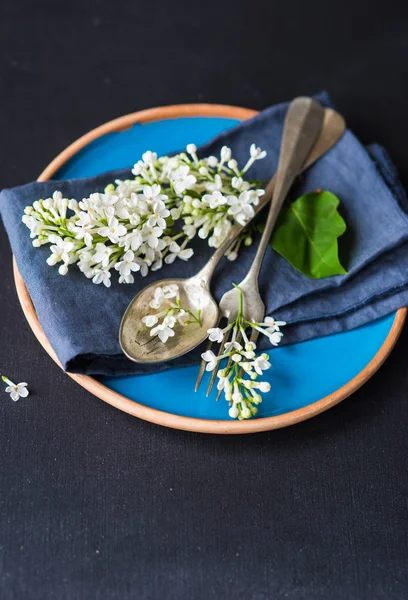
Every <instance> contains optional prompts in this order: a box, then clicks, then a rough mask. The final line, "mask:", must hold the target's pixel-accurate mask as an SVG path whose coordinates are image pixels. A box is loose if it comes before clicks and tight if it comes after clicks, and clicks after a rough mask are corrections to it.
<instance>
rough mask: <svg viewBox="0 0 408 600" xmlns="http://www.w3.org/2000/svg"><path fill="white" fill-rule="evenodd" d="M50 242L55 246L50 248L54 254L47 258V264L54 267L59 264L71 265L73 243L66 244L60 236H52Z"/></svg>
mask: <svg viewBox="0 0 408 600" xmlns="http://www.w3.org/2000/svg"><path fill="white" fill-rule="evenodd" d="M49 240H50V242H51V243H52V244H53V245H52V246H51V248H50V250H51V252H52V254H51V256H49V257H48V258H47V263H48V264H49V265H50V266H52V265H55V264H57V263H58V262H61V261H62V262H64V263H69V261H70V260H71V256H70V252H72V250H73V249H74V247H75V246H74V244H73V242H65V241H64V240H63V239H62V238H60V237H59V236H58V235H50V237H49Z"/></svg>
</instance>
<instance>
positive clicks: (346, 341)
mask: <svg viewBox="0 0 408 600" xmlns="http://www.w3.org/2000/svg"><path fill="white" fill-rule="evenodd" d="M238 122H239V121H237V120H236V119H232V118H220V117H185V118H176V119H165V120H160V121H156V122H149V123H146V124H143V125H142V124H139V123H136V124H134V125H133V126H132V127H131V128H130V129H127V130H125V131H120V132H115V133H108V134H106V135H103V136H102V137H99V138H98V139H96V140H94V141H92V142H91V143H90V144H88V145H87V146H85V147H84V148H82V149H81V150H80V151H79V152H77V153H76V154H75V155H74V156H72V158H70V160H69V161H68V162H66V163H65V164H64V165H63V166H62V168H60V169H59V171H58V172H57V173H55V174H54V175H53V178H56V179H68V178H74V177H88V176H92V175H96V174H98V173H101V172H103V171H108V170H111V169H116V168H122V167H129V166H130V165H132V164H133V163H134V162H135V161H136V160H137V159H139V158H140V156H141V154H142V152H144V151H145V150H146V149H151V150H154V151H156V152H158V153H159V154H165V153H168V152H170V151H173V150H178V149H180V148H183V147H185V145H186V144H187V143H188V142H194V143H196V144H197V145H199V144H202V143H204V142H206V141H208V140H209V139H211V138H212V137H213V136H215V135H216V134H218V133H220V132H222V131H224V130H225V129H227V128H229V127H232V126H234V125H236V124H237V123H238ZM160 277H162V274H160ZM395 316H396V313H394V314H390V315H389V316H387V317H385V318H382V319H380V320H378V321H375V322H373V323H370V324H369V325H366V326H364V327H360V328H359V329H355V330H353V331H349V332H345V333H340V334H336V335H331V336H328V337H324V338H320V339H314V340H312V341H307V342H303V343H299V344H294V345H290V346H286V347H282V348H275V349H273V350H272V351H271V358H272V363H273V367H272V369H270V370H269V371H268V375H269V378H270V382H271V384H272V391H271V392H270V393H269V394H265V395H264V396H263V397H264V400H263V403H262V404H261V406H260V410H259V415H258V416H257V419H256V420H257V421H258V425H257V426H256V427H254V425H255V423H253V425H251V426H250V427H249V430H254V429H255V430H256V429H258V430H259V429H267V428H269V427H266V423H264V424H261V423H259V421H260V420H265V419H266V418H268V417H276V416H278V415H286V414H287V413H290V412H291V411H298V412H297V413H294V414H296V415H298V416H297V417H296V419H292V421H291V419H286V420H285V419H282V420H280V419H275V420H272V421H271V428H273V427H276V426H282V425H286V424H289V422H296V421H299V420H303V419H304V418H307V417H308V416H312V415H313V414H316V413H317V412H321V410H324V408H327V407H328V406H329V405H332V404H335V403H336V402H338V401H339V400H342V399H343V398H344V397H346V396H347V395H348V394H349V393H351V392H352V391H353V390H354V389H356V388H357V387H359V385H361V384H362V383H363V382H364V381H365V380H366V379H367V378H368V377H370V375H371V374H372V373H373V372H374V371H375V370H376V368H378V366H380V364H381V363H382V361H383V360H384V359H385V357H386V356H387V354H388V352H389V351H390V350H391V348H392V345H393V341H395V340H393V339H391V338H392V335H390V337H389V339H388V341H387V343H386V344H384V342H385V340H386V338H387V336H389V334H390V331H391V328H392V326H393V324H394V319H395ZM394 337H395V336H394ZM383 344H384V346H383ZM382 347H383V348H382ZM386 347H387V348H386ZM380 349H381V351H380ZM377 353H378V354H377ZM367 366H368V367H367ZM196 375H197V367H187V368H181V369H174V370H172V371H167V372H164V373H159V374H154V375H145V376H130V377H100V378H98V379H99V382H100V383H102V384H103V385H104V386H106V387H107V388H110V389H111V390H113V391H114V392H117V393H118V394H120V395H121V396H123V397H125V398H126V399H128V402H129V400H130V401H133V402H134V403H135V405H136V403H137V405H138V406H140V405H143V406H144V407H148V408H150V409H156V410H158V411H163V413H166V414H167V415H168V416H170V415H172V416H178V417H187V419H186V420H185V421H184V422H183V419H177V418H176V421H177V423H176V424H175V425H173V424H172V422H171V419H170V421H166V419H164V420H163V419H161V418H158V419H155V418H152V419H150V416H151V414H153V412H152V411H150V413H151V414H150V416H146V415H143V414H140V415H139V416H142V417H143V418H149V419H150V420H155V421H156V422H163V421H164V423H163V424H170V425H172V426H175V427H179V428H185V429H197V430H206V431H211V430H212V428H211V424H210V423H208V426H207V427H198V426H197V427H194V426H192V425H191V423H192V421H191V418H193V419H203V420H206V421H212V422H213V424H214V426H215V422H216V421H218V422H219V421H222V422H223V423H224V424H225V425H227V423H228V424H231V425H234V426H235V425H240V428H239V431H240V432H242V431H243V429H242V427H243V426H245V424H244V423H241V424H238V423H235V422H232V420H231V419H229V417H228V405H227V403H226V402H225V401H224V400H220V401H219V402H216V401H215V392H214V393H213V395H212V396H210V397H209V398H206V397H205V393H204V390H205V389H206V386H205V385H202V386H201V391H200V392H198V393H196V394H195V393H194V392H193V389H194V383H195V379H196ZM359 378H360V380H359ZM85 379H91V378H85ZM344 386H345V387H344ZM85 387H88V386H85ZM88 389H90V388H89V387H88ZM98 395H99V394H98ZM104 396H105V397H104ZM114 396H115V398H118V396H116V395H114ZM101 397H103V399H105V400H106V394H101ZM327 397H332V398H333V401H332V402H330V403H327V406H325V407H323V408H320V409H319V410H317V409H315V408H313V407H317V406H319V405H320V404H321V403H320V404H319V401H322V399H327ZM108 401H109V400H108ZM112 403H113V404H115V402H112ZM316 403H318V404H316ZM119 404H120V403H118V402H116V405H119ZM322 406H323V405H322ZM305 407H309V409H310V410H309V409H308V410H303V411H300V412H299V409H303V408H305ZM125 410H127V409H125ZM128 412H133V411H131V410H129V411H128ZM139 412H140V411H139ZM147 413H149V411H147ZM163 413H161V414H163ZM136 414H139V413H137V411H136ZM157 414H159V413H157ZM288 416H290V415H288ZM188 418H190V420H189V419H188ZM279 423H281V424H279ZM218 425H219V423H218ZM263 425H265V426H263ZM224 430H225V431H226V432H227V431H228V432H233V431H232V430H231V429H228V427H225V428H224ZM214 431H216V429H215V428H214ZM218 431H219V427H218ZM237 432H238V430H237Z"/></svg>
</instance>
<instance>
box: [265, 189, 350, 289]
mask: <svg viewBox="0 0 408 600" xmlns="http://www.w3.org/2000/svg"><path fill="white" fill-rule="evenodd" d="M339 204H340V201H339V199H338V198H337V197H336V196H335V195H334V194H332V193H331V192H328V191H320V190H317V191H316V192H311V193H309V194H305V195H304V196H301V197H300V198H298V199H297V200H296V201H295V202H293V204H291V205H290V206H289V207H288V209H287V210H286V211H284V212H282V213H281V215H280V218H279V219H278V223H277V226H276V229H275V231H274V233H273V235H272V237H271V242H270V243H271V246H272V248H273V249H274V250H276V252H279V254H280V255H281V256H283V257H284V258H286V260H287V261H289V262H290V264H291V265H292V266H293V267H295V269H297V270H298V271H300V272H301V273H303V274H304V275H306V276H307V277H311V278H312V279H322V278H323V277H330V276H331V275H344V274H346V273H347V271H346V270H345V269H344V267H343V266H342V265H341V263H340V261H339V255H338V246H337V238H339V237H340V236H341V235H343V233H344V232H345V231H346V223H345V222H344V220H343V219H342V218H341V216H340V215H339V213H338V211H337V207H338V206H339Z"/></svg>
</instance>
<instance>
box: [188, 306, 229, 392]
mask: <svg viewBox="0 0 408 600" xmlns="http://www.w3.org/2000/svg"><path fill="white" fill-rule="evenodd" d="M221 319H222V317H221V316H219V317H218V321H217V323H216V324H215V325H214V327H218V325H219V324H220V321H221ZM212 345H213V342H211V341H210V340H208V342H207V345H206V347H205V352H207V350H211V346H212ZM206 364H207V363H206V362H205V360H201V363H200V370H199V371H198V375H197V380H196V384H195V388H194V391H195V392H197V391H198V388H199V387H200V384H201V380H202V378H203V375H204V371H205V366H206Z"/></svg>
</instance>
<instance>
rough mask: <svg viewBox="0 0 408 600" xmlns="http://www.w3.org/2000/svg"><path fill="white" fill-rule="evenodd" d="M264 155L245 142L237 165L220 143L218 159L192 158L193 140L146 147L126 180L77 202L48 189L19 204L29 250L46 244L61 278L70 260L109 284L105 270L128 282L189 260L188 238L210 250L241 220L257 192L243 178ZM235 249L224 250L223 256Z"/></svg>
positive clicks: (91, 276)
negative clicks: (166, 150) (174, 149)
mask: <svg viewBox="0 0 408 600" xmlns="http://www.w3.org/2000/svg"><path fill="white" fill-rule="evenodd" d="M265 155H266V152H264V151H262V150H261V149H260V148H257V147H256V146H255V144H252V146H251V147H250V157H249V160H248V161H247V163H246V164H245V165H244V167H243V168H242V169H239V168H238V164H237V161H236V160H234V159H233V158H232V154H231V150H230V148H228V147H226V146H224V147H223V148H222V149H221V153H220V158H217V157H215V156H209V157H206V158H202V159H199V158H198V156H197V149H196V147H195V146H194V144H189V145H188V146H187V152H183V153H181V154H178V155H176V156H172V157H169V156H162V157H160V158H158V156H157V154H156V153H154V152H150V151H148V152H145V153H144V154H143V157H142V160H140V161H138V162H137V163H136V164H135V165H134V167H133V170H132V173H133V174H134V176H135V178H134V179H132V180H125V181H122V180H116V181H115V183H114V184H110V185H108V186H107V187H106V188H105V190H104V193H93V194H91V195H90V196H89V197H88V198H83V199H82V200H80V201H77V200H75V199H67V198H64V197H63V195H62V193H61V192H59V191H56V192H54V194H53V196H52V197H51V198H47V199H45V200H37V201H36V202H34V204H33V205H32V206H27V207H26V208H25V211H24V212H25V214H24V216H23V222H24V223H25V224H26V225H27V227H28V228H29V229H30V231H31V238H33V245H34V246H35V247H39V246H43V245H45V244H50V250H51V255H50V256H49V257H48V259H47V263H48V264H49V265H51V266H53V265H57V264H58V265H59V269H58V271H59V273H60V274H61V275H66V274H67V272H68V268H69V266H70V265H73V264H76V265H77V266H78V268H79V269H80V270H81V272H82V273H83V274H84V275H85V276H86V277H87V278H89V279H92V281H93V282H94V283H96V284H100V283H103V284H104V285H105V286H106V287H110V285H111V271H112V270H113V269H114V270H116V271H118V275H119V283H133V281H134V273H140V274H141V275H142V276H145V275H147V273H148V272H149V270H152V271H155V270H158V269H160V268H161V267H162V265H163V262H164V263H167V264H170V263H172V262H173V261H174V260H175V259H176V258H179V259H181V260H185V261H186V260H188V259H189V258H191V256H192V255H193V250H192V249H191V248H187V245H188V243H189V242H190V241H191V240H192V239H193V238H194V237H195V236H196V235H198V236H199V237H200V238H202V239H207V238H208V244H209V246H211V247H214V248H217V247H218V246H220V244H221V243H222V242H223V241H224V240H225V238H226V236H227V235H228V233H229V231H230V229H231V227H232V226H233V225H234V224H235V223H239V224H241V225H245V224H246V223H248V221H249V220H250V219H252V217H253V216H254V214H255V213H254V206H256V205H257V204H258V203H259V198H260V196H262V194H263V190H262V189H259V185H260V183H261V182H256V181H251V182H250V181H245V180H244V178H243V176H244V175H245V173H246V172H247V171H248V169H249V168H250V167H251V165H252V164H253V163H254V162H255V161H256V160H259V159H262V158H264V156H265ZM250 241H251V240H250V239H248V240H246V242H245V243H250ZM237 250H238V247H233V248H230V250H229V258H230V259H234V258H235V257H236V255H237Z"/></svg>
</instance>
